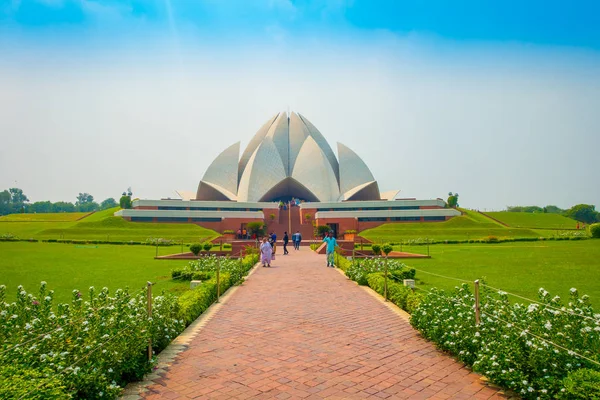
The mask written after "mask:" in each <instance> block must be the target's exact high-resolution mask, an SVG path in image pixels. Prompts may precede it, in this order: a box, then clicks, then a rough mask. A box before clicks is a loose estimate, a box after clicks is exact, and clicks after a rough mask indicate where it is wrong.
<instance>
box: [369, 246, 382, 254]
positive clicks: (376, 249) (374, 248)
mask: <svg viewBox="0 0 600 400" xmlns="http://www.w3.org/2000/svg"><path fill="white" fill-rule="evenodd" d="M371 251H373V255H375V256H378V255H380V254H381V246H380V245H378V244H377V243H373V244H372V245H371Z"/></svg>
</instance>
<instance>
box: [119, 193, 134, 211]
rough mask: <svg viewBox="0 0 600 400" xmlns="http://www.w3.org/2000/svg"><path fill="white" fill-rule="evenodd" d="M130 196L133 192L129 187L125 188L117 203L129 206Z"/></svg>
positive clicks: (122, 206)
mask: <svg viewBox="0 0 600 400" xmlns="http://www.w3.org/2000/svg"><path fill="white" fill-rule="evenodd" d="M131 196H133V193H132V192H131V188H127V191H126V192H123V194H122V195H121V198H120V199H119V205H120V206H121V208H127V209H128V208H131V207H132V204H131Z"/></svg>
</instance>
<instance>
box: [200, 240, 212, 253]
mask: <svg viewBox="0 0 600 400" xmlns="http://www.w3.org/2000/svg"><path fill="white" fill-rule="evenodd" d="M212 246H213V245H212V243H211V242H204V243H203V244H202V249H203V250H204V251H206V252H209V251H210V249H212Z"/></svg>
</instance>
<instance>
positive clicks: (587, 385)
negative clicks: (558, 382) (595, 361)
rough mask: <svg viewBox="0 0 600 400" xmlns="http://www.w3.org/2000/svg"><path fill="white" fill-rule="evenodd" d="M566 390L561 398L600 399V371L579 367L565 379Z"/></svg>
mask: <svg viewBox="0 0 600 400" xmlns="http://www.w3.org/2000/svg"><path fill="white" fill-rule="evenodd" d="M562 384H563V386H564V389H565V391H564V392H562V393H561V394H560V396H559V398H561V399H569V400H571V399H582V400H587V399H600V372H598V371H594V370H591V369H586V368H582V369H578V370H576V371H573V372H570V373H569V375H567V377H566V378H565V379H563V383H562Z"/></svg>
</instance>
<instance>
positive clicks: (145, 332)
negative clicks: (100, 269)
mask: <svg viewBox="0 0 600 400" xmlns="http://www.w3.org/2000/svg"><path fill="white" fill-rule="evenodd" d="M5 292H6V288H5V287H4V286H0V343H1V345H0V370H2V372H3V373H2V378H0V393H2V394H3V396H1V397H2V398H7V397H8V398H10V397H11V396H8V395H6V393H14V396H16V398H21V397H22V398H68V397H75V398H86V399H96V398H114V397H115V396H117V395H118V394H119V393H120V392H121V386H122V385H124V384H125V383H127V382H129V381H132V380H136V379H140V378H141V377H143V375H144V373H146V372H148V371H149V370H150V368H151V363H149V362H148V358H147V346H148V339H150V338H152V342H153V349H154V351H155V352H158V351H160V350H162V349H163V348H164V347H165V346H166V345H167V344H168V343H169V342H170V341H171V340H172V339H173V338H174V337H176V336H177V335H178V334H179V333H180V332H181V331H182V330H183V328H184V322H183V320H181V319H179V311H178V304H177V299H176V298H175V297H174V296H172V295H168V294H162V295H160V296H156V297H155V298H154V304H153V315H152V318H148V314H147V311H146V291H145V289H144V290H140V291H137V292H135V293H131V292H129V291H128V290H117V291H116V292H115V293H114V294H112V295H111V293H109V291H108V289H106V288H104V289H102V290H100V291H97V290H95V289H94V288H93V287H91V288H90V289H89V293H88V294H87V295H83V294H82V293H81V292H80V291H78V290H74V291H73V297H72V300H71V303H69V304H58V305H54V304H53V291H49V290H47V288H46V283H45V282H42V284H41V287H40V290H39V293H38V295H37V296H34V295H32V294H29V293H27V292H25V290H23V288H22V287H21V286H19V288H18V293H17V299H16V301H15V302H13V303H7V302H5V294H6V293H5ZM23 376H32V377H35V380H24V379H21V378H19V377H23ZM59 392H60V395H57V394H56V393H59ZM49 393H54V394H49Z"/></svg>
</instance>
